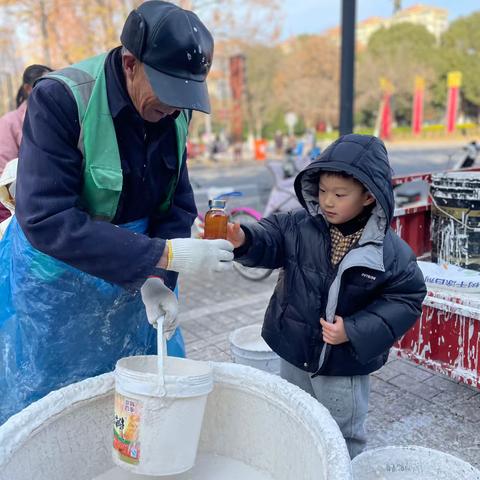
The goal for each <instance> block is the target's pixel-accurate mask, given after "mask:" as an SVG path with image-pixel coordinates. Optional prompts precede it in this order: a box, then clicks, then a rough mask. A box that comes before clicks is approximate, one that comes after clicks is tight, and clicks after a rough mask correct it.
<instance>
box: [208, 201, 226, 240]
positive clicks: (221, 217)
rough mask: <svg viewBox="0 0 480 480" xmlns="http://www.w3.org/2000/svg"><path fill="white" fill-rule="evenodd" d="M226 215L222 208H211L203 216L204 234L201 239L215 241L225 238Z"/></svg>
mask: <svg viewBox="0 0 480 480" xmlns="http://www.w3.org/2000/svg"><path fill="white" fill-rule="evenodd" d="M227 223H228V215H227V213H226V212H225V210H224V209H223V207H216V206H214V205H213V206H211V207H210V210H209V211H208V212H207V214H206V215H205V233H204V236H203V238H205V239H207V240H216V239H218V238H224V239H226V238H227Z"/></svg>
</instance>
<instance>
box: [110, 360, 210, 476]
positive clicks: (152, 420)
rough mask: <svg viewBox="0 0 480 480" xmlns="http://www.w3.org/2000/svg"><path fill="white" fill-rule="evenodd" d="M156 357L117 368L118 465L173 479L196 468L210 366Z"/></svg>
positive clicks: (115, 453) (115, 447)
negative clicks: (161, 372) (161, 364)
mask: <svg viewBox="0 0 480 480" xmlns="http://www.w3.org/2000/svg"><path fill="white" fill-rule="evenodd" d="M158 372H159V367H158V357H157V356H156V355H150V356H137V357H128V358H122V359H121V360H119V361H118V362H117V365H116V369H115V420H114V441H113V449H112V456H113V461H114V462H115V463H116V464H117V465H119V466H121V467H122V468H123V469H126V470H129V471H131V472H133V473H135V474H142V475H174V474H179V473H182V472H185V471H187V470H189V469H190V468H192V467H193V465H194V463H195V457H196V453H197V446H198V440H199V437H200V430H201V427H202V420H203V414H204V411H205V404H206V401H207V395H208V394H209V393H210V392H211V391H212V388H213V376H212V369H211V367H210V366H209V364H207V363H204V362H197V361H194V360H187V359H185V358H175V357H164V359H163V374H164V375H163V380H164V381H163V382H159V377H161V375H160V376H159V375H158Z"/></svg>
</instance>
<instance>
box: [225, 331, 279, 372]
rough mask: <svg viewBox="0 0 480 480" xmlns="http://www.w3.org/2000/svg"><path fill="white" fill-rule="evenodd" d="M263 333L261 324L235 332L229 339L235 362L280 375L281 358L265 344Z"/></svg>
mask: <svg viewBox="0 0 480 480" xmlns="http://www.w3.org/2000/svg"><path fill="white" fill-rule="evenodd" d="M261 333H262V324H261V323H258V324H255V325H249V326H247V327H242V328H238V329H237V330H235V331H233V332H232V333H231V334H230V338H229V339H230V350H231V352H232V356H233V360H234V362H235V363H240V364H242V365H248V366H249V367H255V368H258V369H259V370H264V371H265V372H270V373H275V374H277V375H278V374H279V373H280V357H279V356H278V355H277V354H276V353H275V352H273V351H272V349H271V348H270V347H269V346H268V345H267V344H266V343H265V340H264V339H263V338H262V334H261Z"/></svg>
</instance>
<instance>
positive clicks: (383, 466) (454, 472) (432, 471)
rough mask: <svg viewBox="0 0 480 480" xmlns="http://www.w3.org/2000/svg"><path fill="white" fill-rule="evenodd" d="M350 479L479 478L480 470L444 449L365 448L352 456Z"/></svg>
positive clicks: (448, 479)
mask: <svg viewBox="0 0 480 480" xmlns="http://www.w3.org/2000/svg"><path fill="white" fill-rule="evenodd" d="M352 470H353V478H354V480H479V479H480V471H479V470H477V469H476V468H474V467H472V465H470V464H469V463H467V462H464V461H463V460H460V459H459V458H457V457H454V456H452V455H449V454H448V453H443V452H439V451H438V450H432V449H430V448H424V447H417V446H406V447H384V448H376V449H373V450H367V451H365V452H363V453H361V454H360V455H358V456H357V457H355V458H354V459H353V460H352Z"/></svg>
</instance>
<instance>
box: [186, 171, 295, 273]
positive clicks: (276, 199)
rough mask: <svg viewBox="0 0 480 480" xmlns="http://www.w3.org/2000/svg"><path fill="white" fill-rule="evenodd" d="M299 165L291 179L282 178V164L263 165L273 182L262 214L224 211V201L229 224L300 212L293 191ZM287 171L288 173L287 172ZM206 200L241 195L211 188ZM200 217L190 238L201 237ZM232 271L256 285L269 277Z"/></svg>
mask: <svg viewBox="0 0 480 480" xmlns="http://www.w3.org/2000/svg"><path fill="white" fill-rule="evenodd" d="M301 166H302V165H299V164H298V163H297V164H296V165H295V172H293V174H292V175H290V176H286V175H285V165H284V163H282V162H267V163H266V167H267V169H268V171H269V172H270V174H271V175H272V178H273V187H272V189H271V191H270V195H269V197H268V201H267V204H266V206H265V209H264V211H263V212H259V211H258V210H255V209H254V208H250V207H246V206H238V207H235V208H231V209H230V208H229V207H228V201H227V213H228V214H229V216H230V221H231V222H235V223H243V224H246V223H253V222H258V221H259V220H260V219H261V218H263V217H266V216H269V215H271V214H272V213H277V212H287V211H289V210H293V209H295V208H300V203H299V202H298V199H297V196H296V194H295V191H294V186H293V184H294V181H295V176H296V173H297V172H298V171H299V170H300V168H301ZM289 171H290V170H289ZM207 194H208V197H209V198H223V199H227V200H228V198H229V197H238V196H241V195H243V194H242V192H238V191H235V190H233V189H231V188H224V189H218V188H212V189H209V190H207ZM202 225H203V215H199V216H198V217H197V218H196V219H195V222H194V225H193V227H192V235H193V236H195V237H201V236H202V235H203V229H202ZM234 268H235V270H236V271H237V272H238V273H239V274H240V275H242V276H243V277H245V278H247V279H249V280H254V281H260V280H264V279H265V278H267V277H269V276H270V275H271V274H272V271H273V270H270V269H265V268H252V267H244V266H243V265H241V264H239V263H237V262H235V263H234Z"/></svg>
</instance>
